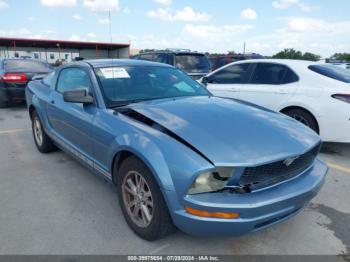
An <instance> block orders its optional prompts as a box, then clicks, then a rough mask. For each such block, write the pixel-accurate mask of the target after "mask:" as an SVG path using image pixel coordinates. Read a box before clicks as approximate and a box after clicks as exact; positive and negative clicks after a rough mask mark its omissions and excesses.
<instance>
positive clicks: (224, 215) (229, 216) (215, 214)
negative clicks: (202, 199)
mask: <svg viewBox="0 0 350 262" xmlns="http://www.w3.org/2000/svg"><path fill="white" fill-rule="evenodd" d="M185 210H186V212H187V213H190V214H192V215H195V216H198V217H212V218H224V219H235V218H238V217H239V213H226V212H208V211H203V210H198V209H194V208H191V207H185Z"/></svg>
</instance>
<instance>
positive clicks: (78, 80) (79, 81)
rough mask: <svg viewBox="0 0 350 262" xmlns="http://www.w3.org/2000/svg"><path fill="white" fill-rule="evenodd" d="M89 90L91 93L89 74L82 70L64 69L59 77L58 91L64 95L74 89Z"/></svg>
mask: <svg viewBox="0 0 350 262" xmlns="http://www.w3.org/2000/svg"><path fill="white" fill-rule="evenodd" d="M84 88H85V89H87V90H88V92H91V89H92V88H91V81H90V77H89V75H88V73H87V72H86V71H85V70H83V69H80V68H67V69H63V70H62V71H61V73H60V75H59V78H58V82H57V87H56V91H57V92H59V93H63V92H65V91H69V90H74V89H84Z"/></svg>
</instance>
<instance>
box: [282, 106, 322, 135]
mask: <svg viewBox="0 0 350 262" xmlns="http://www.w3.org/2000/svg"><path fill="white" fill-rule="evenodd" d="M290 110H301V111H304V112H305V113H307V114H309V115H310V116H311V117H312V118H313V120H314V121H315V123H316V126H317V132H318V133H320V125H319V123H318V121H317V118H316V117H315V115H314V114H313V113H312V112H311V111H310V110H309V109H306V108H305V107H303V106H287V107H284V108H282V109H281V110H280V113H282V114H286V113H287V112H288V111H290Z"/></svg>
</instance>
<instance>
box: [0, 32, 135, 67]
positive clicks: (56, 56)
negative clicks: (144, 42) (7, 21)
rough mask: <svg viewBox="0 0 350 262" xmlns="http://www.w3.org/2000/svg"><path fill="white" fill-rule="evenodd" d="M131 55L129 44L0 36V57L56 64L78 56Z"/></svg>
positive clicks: (88, 57)
mask: <svg viewBox="0 0 350 262" xmlns="http://www.w3.org/2000/svg"><path fill="white" fill-rule="evenodd" d="M129 55H130V45H129V44H119V43H118V44H117V43H98V42H78V41H63V40H43V39H24V38H3V37H0V58H12V57H22V58H34V59H41V60H45V61H47V62H48V63H50V64H55V63H57V62H58V61H63V62H70V61H72V60H74V59H75V58H77V57H80V58H84V59H95V58H128V57H129Z"/></svg>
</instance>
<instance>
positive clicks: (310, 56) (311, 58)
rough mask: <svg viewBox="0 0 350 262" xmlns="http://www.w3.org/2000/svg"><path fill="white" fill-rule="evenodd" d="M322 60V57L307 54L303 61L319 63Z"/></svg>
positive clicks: (304, 55)
mask: <svg viewBox="0 0 350 262" xmlns="http://www.w3.org/2000/svg"><path fill="white" fill-rule="evenodd" d="M320 59H321V56H319V55H315V54H313V53H309V52H306V53H304V54H303V60H308V61H319V60H320Z"/></svg>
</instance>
